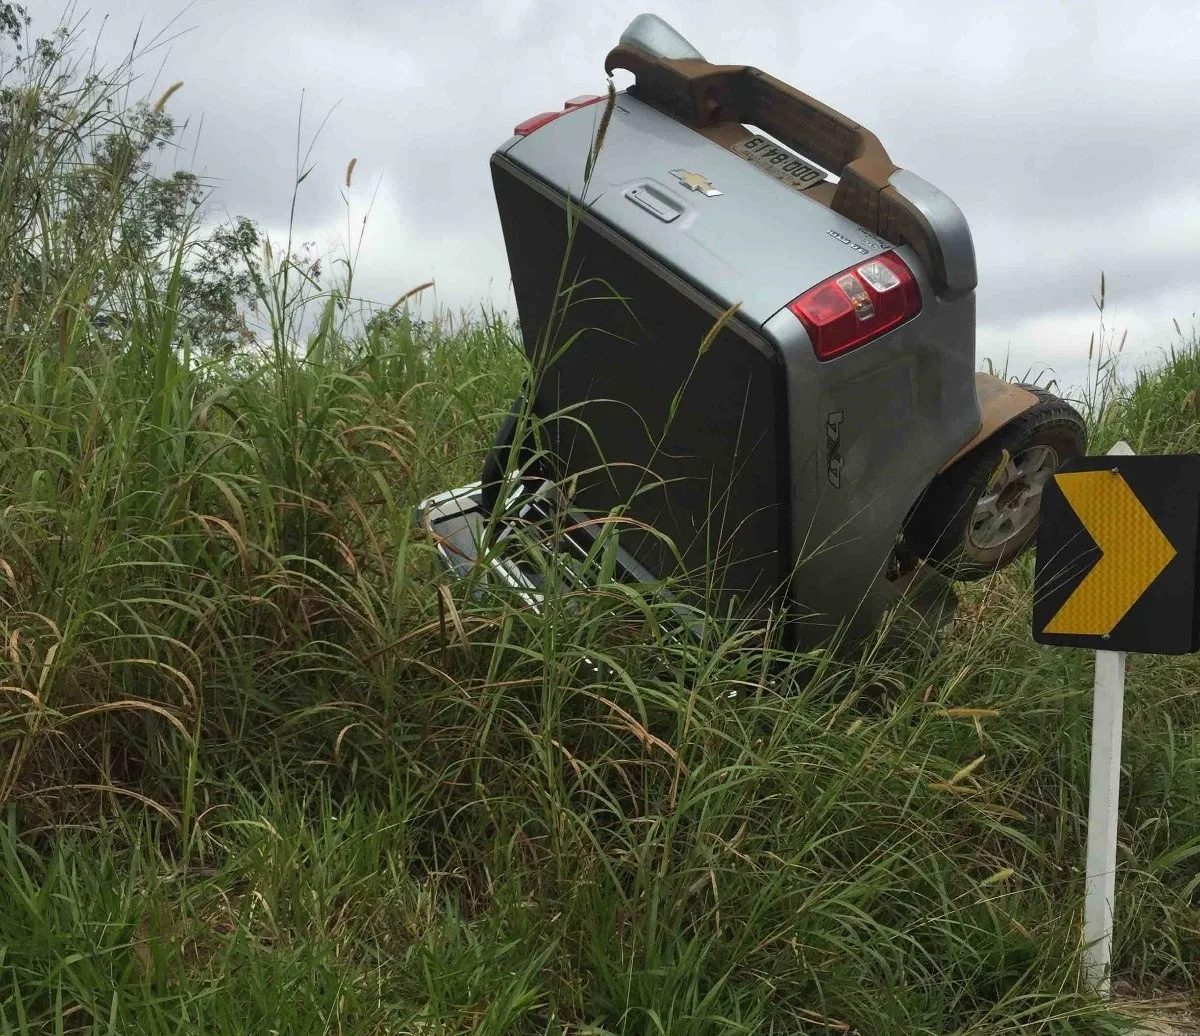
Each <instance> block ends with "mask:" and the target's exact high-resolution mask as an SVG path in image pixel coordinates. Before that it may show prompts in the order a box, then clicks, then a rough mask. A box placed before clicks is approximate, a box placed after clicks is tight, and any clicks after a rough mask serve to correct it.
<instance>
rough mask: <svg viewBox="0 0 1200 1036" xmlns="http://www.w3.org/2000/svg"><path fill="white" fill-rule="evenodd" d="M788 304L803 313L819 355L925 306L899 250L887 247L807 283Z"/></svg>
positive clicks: (834, 352)
mask: <svg viewBox="0 0 1200 1036" xmlns="http://www.w3.org/2000/svg"><path fill="white" fill-rule="evenodd" d="M788 309H790V310H791V311H792V312H793V313H795V314H796V316H798V317H799V318H800V322H801V323H802V324H804V327H805V329H806V330H807V331H808V337H809V338H811V339H812V344H813V349H814V351H815V352H816V354H817V359H818V360H828V359H831V358H833V357H834V356H840V355H841V354H842V353H844V352H849V351H850V350H851V349H857V348H858V347H859V346H860V345H866V344H867V342H869V341H871V340H872V339H874V338H878V337H879V336H880V335H882V334H886V333H887V332H888V331H891V330H892V329H893V328H894V327H898V326H899V325H900V324H903V323H904V321H906V320H911V319H912V318H913V317H915V316H916V315H917V314H918V313H919V312H920V311H921V289H920V288H919V287H918V286H917V281H916V278H915V277H913V275H912V271H911V270H910V269H909V268H908V267H907V266H906V265H905V263H904V260H902V259H901V258H900V257H899V256H898V255H896V253H895V252H883V253H882V254H881V255H877V256H876V257H875V258H874V259H868V260H867V261H866V262H864V263H859V264H858V265H857V266H853V267H851V268H850V269H848V270H844V271H842V272H841V273H839V274H835V275H834V276H832V277H830V278H829V280H827V281H822V282H821V283H820V284H818V285H817V286H816V287H815V288H809V290H808V291H806V292H805V293H804V294H803V295H801V296H800V297H799V298H798V299H796V300H795V301H794V302H792V303H791V304H790V305H789V306H788Z"/></svg>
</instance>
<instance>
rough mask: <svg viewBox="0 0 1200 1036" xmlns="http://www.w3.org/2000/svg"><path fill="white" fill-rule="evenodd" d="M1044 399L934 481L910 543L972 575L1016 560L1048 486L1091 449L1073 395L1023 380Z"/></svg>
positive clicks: (910, 526) (913, 518)
mask: <svg viewBox="0 0 1200 1036" xmlns="http://www.w3.org/2000/svg"><path fill="white" fill-rule="evenodd" d="M1022 388H1026V389H1028V390H1029V391H1030V392H1032V393H1033V394H1034V395H1035V396H1037V397H1038V401H1037V404H1036V405H1035V406H1034V407H1033V408H1032V409H1030V410H1028V411H1026V412H1025V413H1024V414H1021V415H1020V416H1019V417H1016V418H1014V419H1013V420H1012V421H1010V422H1009V423H1008V424H1006V425H1004V426H1003V427H1002V428H1000V429H999V430H998V431H997V432H996V434H995V435H993V436H991V437H990V438H989V439H986V440H985V441H984V442H982V443H980V444H979V445H978V446H976V447H975V449H973V450H972V451H971V452H970V453H968V454H967V455H966V456H964V457H961V458H959V459H958V460H957V461H955V463H954V464H953V465H952V466H951V467H950V468H948V469H947V470H946V471H944V472H942V473H941V474H940V475H938V476H937V477H936V478H935V479H934V480H933V481H932V482H931V483H930V485H929V488H928V489H927V490H926V492H925V494H924V496H923V497H922V498H921V500H920V501H919V502H918V503H917V505H916V506H915V507H914V508H913V511H912V513H911V514H910V515H909V518H908V521H907V522H906V523H905V529H904V541H905V545H906V548H907V550H908V551H909V552H910V553H911V554H913V555H915V556H916V557H918V558H924V559H925V560H926V561H927V562H929V563H930V564H931V565H933V566H934V568H936V569H937V570H938V571H940V572H942V573H943V574H944V575H947V576H950V577H951V578H953V579H958V580H963V581H970V580H976V579H982V578H983V577H985V576H987V575H990V574H991V573H992V572H995V571H996V570H997V569H1000V568H1003V567H1005V566H1006V565H1009V564H1011V563H1012V562H1013V561H1015V560H1016V559H1017V558H1018V557H1020V556H1021V554H1023V553H1024V552H1025V550H1026V548H1028V547H1029V546H1030V544H1031V543H1032V542H1033V537H1034V534H1035V533H1036V532H1037V522H1038V511H1039V508H1040V506H1041V501H1042V487H1043V486H1044V485H1045V484H1046V482H1047V480H1048V479H1050V477H1051V476H1052V475H1053V474H1054V472H1055V470H1057V468H1058V466H1059V465H1060V464H1061V463H1062V462H1063V461H1065V460H1067V459H1069V458H1071V457H1078V456H1082V455H1083V454H1084V453H1086V452H1087V427H1086V425H1085V424H1084V421H1083V418H1082V417H1081V416H1080V415H1079V413H1078V412H1077V411H1076V410H1075V408H1074V407H1072V406H1071V405H1070V404H1069V403H1067V402H1066V401H1065V400H1063V399H1060V398H1059V397H1058V396H1055V395H1053V394H1052V393H1050V392H1047V391H1046V390H1045V389H1041V388H1038V387H1036V386H1033V385H1023V386H1022Z"/></svg>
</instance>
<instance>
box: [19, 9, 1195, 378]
mask: <svg viewBox="0 0 1200 1036" xmlns="http://www.w3.org/2000/svg"><path fill="white" fill-rule="evenodd" d="M181 9H182V7H176V8H164V7H163V6H161V5H160V4H159V3H155V2H154V0H140V2H137V0H127V2H126V3H125V4H124V5H120V4H117V3H115V2H114V3H113V5H112V6H111V7H110V11H111V18H110V23H109V25H108V26H107V28H106V30H105V36H106V39H107V41H108V44H109V46H110V47H111V48H112V49H111V50H110V52H109V53H111V54H115V53H116V51H117V50H118V49H121V48H123V47H125V46H127V44H128V40H129V38H130V36H131V34H132V31H133V27H134V26H135V24H136V22H137V21H138V20H139V19H142V20H144V21H145V22H146V24H147V25H148V26H149V27H151V28H152V29H154V28H158V27H159V26H161V25H162V24H164V23H165V22H166V21H167V20H168V19H169V18H170V17H172V16H173V15H174V14H176V13H177V12H178V11H179V10H181ZM643 9H652V10H656V11H657V12H658V13H660V14H662V15H663V16H664V17H666V18H667V19H668V20H669V21H671V22H672V23H673V24H675V25H676V26H677V27H678V28H679V29H680V31H682V32H683V33H684V35H686V36H688V37H689V38H690V39H691V40H692V42H693V43H695V44H696V46H697V47H699V49H700V50H701V51H702V52H704V53H705V54H706V55H707V56H708V57H709V58H710V59H711V60H714V61H744V62H747V63H750V64H754V65H757V66H759V67H761V68H764V69H767V70H768V71H771V72H772V73H774V74H776V75H778V76H779V77H781V78H783V79H786V80H787V81H789V82H792V83H795V84H796V85H797V86H799V87H800V88H801V89H804V90H806V91H808V92H810V93H812V94H814V95H816V96H818V97H820V98H821V99H822V100H824V101H826V102H827V103H829V104H831V105H833V106H834V107H836V108H839V109H840V110H842V111H844V112H846V113H847V114H848V115H850V116H851V117H853V118H855V119H858V120H859V121H861V122H863V123H865V124H866V125H868V126H870V127H871V128H872V129H874V130H875V131H876V132H877V133H878V134H879V136H880V138H881V139H882V140H883V141H884V143H885V144H886V145H887V146H888V148H889V149H890V150H891V152H892V154H893V157H894V158H895V159H896V160H897V161H898V162H899V163H900V164H901V165H903V166H905V167H906V168H910V169H912V170H913V171H915V172H917V173H918V174H920V175H922V176H924V177H925V178H927V179H929V180H931V181H932V182H934V183H936V184H937V185H938V186H939V187H941V188H942V189H943V190H945V191H946V192H947V193H948V194H949V195H950V196H951V197H953V198H954V199H955V200H956V201H957V202H958V203H959V205H960V206H961V207H962V208H963V210H964V212H965V213H966V214H967V217H968V219H969V220H970V222H971V225H972V228H973V230H974V232H975V237H976V247H977V252H978V256H979V266H980V278H981V279H980V289H979V318H980V332H981V334H980V337H981V340H985V339H986V340H988V341H993V342H994V341H1000V340H1002V338H1003V336H1005V335H1007V334H1010V333H1012V332H1013V331H1014V329H1019V328H1022V327H1032V326H1033V323H1031V322H1034V323H1036V322H1037V321H1039V320H1040V321H1042V324H1041V325H1039V326H1043V327H1046V328H1049V327H1054V328H1056V329H1057V328H1060V327H1062V326H1063V321H1064V320H1070V319H1075V320H1077V321H1078V327H1079V340H1081V341H1084V342H1086V338H1087V335H1088V333H1090V330H1091V328H1092V326H1093V324H1094V320H1093V315H1094V308H1093V307H1092V304H1091V295H1092V293H1093V292H1094V291H1095V290H1096V282H1097V280H1098V277H1099V271H1100V270H1101V269H1103V270H1105V271H1106V273H1107V274H1108V277H1109V284H1110V298H1111V299H1112V301H1113V302H1114V303H1117V304H1119V305H1120V307H1122V309H1121V310H1120V312H1124V313H1125V314H1126V315H1127V316H1128V317H1129V319H1130V320H1131V322H1134V323H1136V324H1137V326H1138V327H1139V328H1141V329H1143V331H1144V333H1145V334H1146V335H1150V334H1152V333H1153V331H1152V329H1153V328H1156V327H1158V326H1160V321H1162V320H1164V319H1165V320H1166V321H1167V322H1168V324H1169V319H1170V317H1171V316H1179V317H1180V318H1181V319H1182V317H1183V316H1184V315H1185V313H1184V312H1180V313H1171V314H1165V315H1164V314H1162V313H1160V312H1158V310H1157V308H1156V307H1160V306H1161V305H1163V300H1164V299H1168V300H1174V301H1175V304H1176V305H1183V306H1184V307H1185V309H1186V305H1187V302H1186V300H1187V299H1188V297H1189V292H1190V293H1191V294H1195V293H1196V291H1195V289H1196V286H1197V285H1196V281H1197V278H1196V277H1195V276H1194V275H1193V273H1192V270H1191V265H1190V264H1189V262H1188V261H1187V260H1188V258H1189V255H1191V256H1192V257H1193V258H1194V252H1195V249H1194V248H1193V247H1192V246H1191V245H1190V242H1192V241H1195V240H1197V239H1198V238H1200V205H1197V204H1194V203H1193V201H1191V200H1189V199H1194V198H1195V197H1196V195H1195V194H1194V193H1193V189H1194V187H1196V186H1197V185H1196V180H1195V175H1194V172H1193V170H1194V169H1195V168H1196V167H1197V164H1198V163H1200V134H1196V133H1195V131H1194V130H1193V129H1191V127H1194V126H1197V125H1200V93H1197V92H1196V91H1195V89H1194V79H1195V76H1194V68H1195V65H1194V60H1195V59H1194V55H1195V53H1196V52H1197V50H1200V27H1198V24H1197V19H1196V18H1195V15H1194V13H1193V11H1194V8H1193V6H1192V4H1190V3H1187V2H1181V3H1176V4H1155V5H1139V8H1138V10H1137V11H1136V14H1135V13H1134V12H1131V11H1130V10H1129V9H1128V7H1127V6H1126V5H1121V4H1117V3H1115V2H1113V0H1101V2H1098V3H1097V2H1067V3H1060V4H1055V5H1049V4H1045V3H1044V2H1041V0H1026V2H1016V3H1005V2H994V3H983V4H979V5H974V6H972V7H967V6H966V5H963V4H961V2H957V0H934V2H924V0H910V2H908V3H892V2H883V0H880V2H878V3H871V2H863V3H858V4H855V5H853V6H852V7H851V8H847V6H846V5H845V3H844V2H842V0H837V2H816V3H806V4H803V5H799V4H794V3H790V2H784V0H740V2H738V3H729V2H728V0H726V2H717V0H665V2H662V3H658V4H646V3H645V0H612V2H609V3H605V4H590V3H588V4H584V3H562V2H561V0H504V2H495V0H487V2H485V0H427V2H426V0H407V2H399V3H379V2H375V0H370V2H368V0H341V2H335V0H323V2H319V3H297V2H294V0H293V2H287V3H285V2H283V0H254V2H248V0H239V2H234V0H202V2H199V3H196V4H194V5H193V6H191V7H189V8H188V9H187V10H186V13H185V14H184V15H183V16H182V18H181V19H180V22H179V24H180V25H187V26H194V29H193V30H192V31H191V32H189V33H187V34H186V35H185V36H183V37H182V38H181V39H179V40H178V41H177V42H176V43H175V44H174V45H173V48H172V50H171V53H170V56H169V59H168V62H167V69H166V70H165V71H164V73H163V79H164V81H165V82H171V81H173V80H175V79H183V80H184V82H185V88H184V90H182V91H181V92H180V93H179V94H177V95H176V96H175V97H174V98H173V99H172V102H171V104H172V110H174V111H176V112H177V113H178V114H181V115H186V116H187V117H188V118H189V119H190V121H191V125H192V127H193V128H195V127H196V125H197V124H198V122H199V118H200V116H201V115H203V118H204V123H203V132H202V134H201V137H200V143H199V148H198V152H197V156H198V157H197V164H198V166H199V167H200V168H201V169H202V170H204V171H205V172H206V173H208V174H209V176H210V177H211V178H212V179H213V180H214V181H215V182H217V183H219V184H220V185H221V189H220V192H219V194H218V196H217V201H218V203H219V204H220V205H221V206H223V207H224V208H226V209H228V210H229V211H230V212H235V213H244V214H246V215H249V216H252V217H254V218H257V219H260V220H262V221H263V222H265V223H267V224H268V225H270V226H273V227H279V226H281V225H282V224H283V223H284V222H285V220H286V218H287V208H288V204H289V201H290V185H291V179H292V172H293V163H294V150H295V135H296V115H297V109H298V105H299V101H300V94H301V91H302V90H304V91H305V92H306V96H305V109H306V119H305V124H306V132H308V133H311V131H312V130H314V129H315V127H316V124H317V121H318V120H319V119H320V118H321V117H323V116H324V115H325V114H326V112H328V110H329V109H330V108H331V107H332V106H334V105H335V104H336V105H337V107H336V109H335V110H334V112H333V114H332V116H331V118H330V120H329V122H328V124H327V125H326V127H325V129H324V130H323V132H322V135H321V137H320V139H319V140H318V142H317V145H316V147H315V150H314V159H315V161H316V163H317V168H316V169H315V170H314V173H313V175H312V176H311V177H310V179H309V181H308V182H306V183H305V185H304V186H303V189H302V196H301V205H300V211H301V219H300V222H301V223H302V225H303V227H304V228H305V233H306V234H309V233H310V232H311V236H317V235H319V234H333V233H337V232H338V229H339V227H341V228H344V223H345V215H344V212H343V210H342V202H341V198H340V191H341V186H342V176H343V173H344V169H345V165H346V162H347V161H348V160H349V158H350V157H352V156H355V157H357V158H358V166H357V170H356V174H355V186H354V191H353V199H354V205H355V206H356V209H355V213H356V216H355V218H356V219H357V216H358V215H361V210H362V207H363V206H364V205H365V204H366V200H367V198H368V196H369V193H370V191H371V190H372V189H373V187H374V185H375V184H376V183H377V182H380V181H382V185H383V186H382V188H381V194H380V201H379V205H378V207H377V210H376V213H375V216H374V217H373V223H372V226H371V227H370V228H369V229H368V247H367V249H366V251H365V253H364V257H365V260H369V262H366V261H365V262H364V265H363V266H362V267H360V271H359V276H360V281H359V283H360V285H361V286H363V287H364V290H366V289H367V288H371V289H374V288H375V287H376V286H378V290H379V291H380V293H381V294H382V295H383V296H384V297H385V298H387V299H388V300H390V298H391V297H394V295H393V294H392V292H393V290H394V289H396V288H399V289H400V290H403V288H404V287H406V286H411V285H412V284H415V283H418V282H419V281H421V280H424V279H425V278H426V277H427V276H429V275H431V274H432V275H433V276H436V277H437V278H438V284H439V300H440V301H442V302H444V303H447V304H450V305H453V306H462V305H468V304H470V303H472V302H474V301H476V300H478V299H480V298H481V297H484V296H490V297H491V298H493V299H497V300H503V299H504V298H505V297H506V296H507V283H508V270H507V264H506V260H505V255H504V249H503V242H502V240H501V236H500V228H499V223H498V221H497V219H496V216H495V211H494V205H493V199H492V194H491V183H490V179H489V175H488V168H487V159H488V155H489V154H490V152H491V150H492V149H493V148H494V147H495V146H496V144H498V143H500V142H501V141H503V140H504V139H505V138H506V137H507V135H508V134H509V132H510V131H511V129H512V126H513V125H514V124H515V123H516V122H518V121H520V120H521V119H522V118H524V117H526V116H528V115H531V114H533V113H535V112H538V111H542V110H546V109H547V108H551V107H556V106H558V105H559V104H561V102H562V101H563V100H564V99H565V98H567V97H569V96H572V95H574V94H577V93H581V92H599V91H601V90H603V88H604V75H603V68H602V61H603V57H604V55H605V53H606V52H607V51H608V49H609V48H610V47H611V46H612V45H613V44H614V43H615V42H616V39H617V36H618V35H619V33H620V31H621V30H622V29H623V28H624V26H625V25H626V24H627V23H628V21H629V20H630V19H631V18H632V17H633V16H634V15H635V14H637V13H639V12H640V11H642V10H643ZM31 13H33V15H34V17H35V19H36V25H35V27H42V28H45V27H46V26H47V24H48V23H50V22H53V21H54V20H55V19H57V17H58V15H59V14H60V13H61V7H60V6H59V5H57V4H52V3H49V2H45V0H35V2H34V3H32V4H31ZM97 13H99V12H97ZM146 67H147V68H148V69H152V68H153V67H154V66H153V65H152V64H148V65H147V66H146ZM618 85H624V84H623V82H619V83H618ZM181 157H182V160H184V161H186V160H187V158H188V156H181ZM1172 213H1174V214H1172ZM342 233H343V234H344V229H343V230H342ZM1189 249H1190V250H1191V251H1190V252H1189ZM1187 311H1190V310H1187ZM1048 333H1049V332H1047V334H1048ZM1022 347H1023V346H1021V345H1020V343H1018V342H1016V341H1014V343H1013V348H1014V356H1015V355H1016V351H1017V350H1019V349H1020V348H1022ZM1046 347H1047V346H1046V341H1042V343H1041V344H1039V345H1038V346H1037V347H1036V349H1037V351H1038V352H1039V353H1040V352H1042V351H1044V350H1045V348H1046ZM1063 348H1064V350H1065V348H1066V347H1065V346H1064V347H1063ZM1071 348H1074V346H1071ZM1031 349H1032V347H1031ZM1031 355H1032V353H1031ZM1063 355H1066V353H1065V352H1064V353H1063ZM1038 358H1040V356H1035V357H1034V359H1038ZM1021 365H1023V364H1022V363H1018V364H1017V366H1021Z"/></svg>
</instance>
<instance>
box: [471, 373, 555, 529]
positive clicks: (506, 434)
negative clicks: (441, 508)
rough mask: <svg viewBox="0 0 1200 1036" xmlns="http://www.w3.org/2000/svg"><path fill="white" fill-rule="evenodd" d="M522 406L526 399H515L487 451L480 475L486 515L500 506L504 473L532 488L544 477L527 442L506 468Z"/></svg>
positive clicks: (481, 501)
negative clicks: (509, 472)
mask: <svg viewBox="0 0 1200 1036" xmlns="http://www.w3.org/2000/svg"><path fill="white" fill-rule="evenodd" d="M524 406H525V397H524V396H523V395H521V396H517V398H516V399H514V400H513V404H512V406H511V407H510V408H509V411H508V414H507V416H506V417H505V418H504V421H503V423H502V424H501V425H500V431H499V432H497V434H496V439H495V442H494V443H493V444H492V448H491V449H490V450H488V454H487V457H485V458H484V462H483V474H482V476H481V478H480V488H479V498H480V504H481V506H482V507H483V510H484V512H485V513H486V514H489V515H493V514H495V513H496V509H497V506H498V504H499V502H500V490H501V486H502V484H503V482H504V472H505V470H506V469H509V470H511V471H512V473H513V474H514V475H519V477H520V479H521V481H522V482H524V483H526V484H528V485H530V486H532V485H536V484H537V483H539V482H541V481H542V479H543V478H545V477H546V471H545V467H546V466H545V464H544V463H543V462H542V461H541V459H540V458H538V456H537V454H536V452H535V450H534V448H533V446H532V444H530V442H529V441H528V440H526V441H525V442H523V443H521V447H520V450H519V451H518V456H517V458H516V462H515V463H514V464H513V465H512V466H511V468H510V465H509V457H510V455H511V454H512V450H513V438H514V436H515V435H516V429H517V419H518V416H519V415H520V413H521V410H522V408H523V407H524Z"/></svg>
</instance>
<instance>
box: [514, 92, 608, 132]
mask: <svg viewBox="0 0 1200 1036" xmlns="http://www.w3.org/2000/svg"><path fill="white" fill-rule="evenodd" d="M602 100H604V98H603V97H602V96H600V95H599V94H585V95H583V96H582V97H572V98H571V99H570V100H569V101H567V102H566V103H564V104H563V110H562V111H560V112H542V113H541V115H533V116H531V117H530V118H528V119H526V120H525V121H524V122H522V123H518V124H517V126H516V128H515V129H514V130H513V136H515V137H527V136H529V134H530V133H532V132H533V131H534V130H539V129H541V128H542V127H543V126H545V125H546V124H547V123H550V122H553V121H554V120H555V119H560V118H562V117H563V116H564V115H566V114H567V112H573V111H574V110H575V109H576V108H586V107H587V106H588V105H589V104H595V103H596V102H597V101H602Z"/></svg>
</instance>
